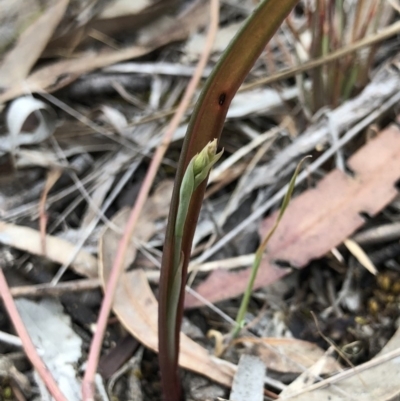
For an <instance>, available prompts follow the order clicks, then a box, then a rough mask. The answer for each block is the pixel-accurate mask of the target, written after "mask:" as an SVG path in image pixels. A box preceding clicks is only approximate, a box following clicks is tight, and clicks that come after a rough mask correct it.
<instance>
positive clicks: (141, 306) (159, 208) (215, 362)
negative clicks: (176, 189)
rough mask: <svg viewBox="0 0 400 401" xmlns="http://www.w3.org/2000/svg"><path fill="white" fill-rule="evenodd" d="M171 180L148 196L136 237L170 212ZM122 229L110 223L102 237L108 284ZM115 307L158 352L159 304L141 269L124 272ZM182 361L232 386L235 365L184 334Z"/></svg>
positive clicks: (131, 255) (122, 217)
mask: <svg viewBox="0 0 400 401" xmlns="http://www.w3.org/2000/svg"><path fill="white" fill-rule="evenodd" d="M171 193H172V183H171V182H169V183H162V185H161V188H160V187H159V188H158V189H157V190H156V191H155V193H154V195H153V196H152V197H151V198H150V199H149V200H148V202H147V204H146V206H145V209H144V210H143V213H142V216H141V218H140V220H139V223H138V226H137V227H138V228H137V230H136V233H135V234H134V236H135V238H136V239H140V240H141V241H148V240H149V239H150V238H151V236H152V235H154V233H155V232H156V227H155V223H154V222H155V220H156V219H159V218H160V217H163V216H164V217H165V216H166V214H167V213H168V207H167V206H168V204H169V202H170V199H171ZM128 214H129V211H128V210H123V211H121V212H119V213H118V214H117V215H116V216H115V217H114V218H113V219H112V221H113V223H114V224H115V225H117V226H119V227H122V228H123V227H124V224H125V223H126V220H127V216H128ZM120 238H121V233H117V232H115V231H113V230H112V229H110V228H109V227H107V228H106V229H105V231H104V233H103V235H102V237H101V239H100V246H99V257H100V271H99V275H100V278H101V281H102V285H103V288H105V284H106V281H107V279H108V277H109V274H110V271H111V268H112V264H113V261H114V257H115V252H116V249H117V247H118V243H119V240H120ZM135 256H136V246H135V244H134V240H133V239H132V242H131V244H130V246H129V247H128V249H127V254H126V255H125V261H124V268H127V267H128V266H129V265H130V264H131V263H132V262H133V260H134V259H135ZM113 310H114V312H115V314H116V315H117V316H118V318H119V320H120V321H121V323H122V324H123V325H124V326H125V328H126V329H127V330H128V331H129V332H130V333H131V334H132V335H133V336H134V337H136V338H137V339H138V340H139V341H140V342H141V343H143V344H144V345H145V346H146V347H148V348H150V349H152V350H153V351H155V352H157V350H158V334H157V333H158V319H157V315H158V304H157V300H156V299H155V297H154V295H153V293H152V291H151V289H150V286H149V284H148V281H147V278H146V275H145V273H144V271H143V270H142V269H136V270H133V271H131V272H128V273H124V274H122V275H121V277H120V280H119V283H118V286H117V290H116V292H115V298H114V303H113ZM179 363H180V365H181V366H182V367H184V368H186V369H189V370H192V371H194V372H197V373H199V374H202V375H204V376H207V377H209V378H211V379H212V380H215V381H216V382H218V383H221V384H224V385H226V386H229V385H230V384H231V382H232V377H233V375H234V373H235V365H233V364H231V363H229V362H226V361H223V360H221V359H218V358H216V357H214V356H212V355H210V354H209V353H208V351H207V350H206V349H205V348H203V347H201V346H200V345H198V344H197V343H196V342H194V341H192V340H190V339H189V338H188V337H187V336H185V335H184V334H181V353H180V359H179Z"/></svg>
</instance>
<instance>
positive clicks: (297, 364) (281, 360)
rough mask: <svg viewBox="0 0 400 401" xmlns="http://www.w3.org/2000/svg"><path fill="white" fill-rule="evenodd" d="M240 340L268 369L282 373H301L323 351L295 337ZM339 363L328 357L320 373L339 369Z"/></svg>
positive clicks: (323, 354) (320, 355)
mask: <svg viewBox="0 0 400 401" xmlns="http://www.w3.org/2000/svg"><path fill="white" fill-rule="evenodd" d="M236 342H240V343H243V344H246V345H249V346H250V353H251V354H253V355H257V356H258V357H260V358H261V360H262V361H263V362H264V363H265V366H266V367H267V368H268V369H272V370H274V371H277V372H283V373H303V372H304V370H305V369H308V368H310V367H311V366H312V365H313V364H315V363H316V362H317V361H318V360H320V359H321V358H324V356H325V351H324V350H323V349H321V348H319V347H318V345H316V344H314V343H310V342H308V341H303V340H298V339H296V338H246V337H243V338H240V339H238V340H237V341H236ZM341 369H342V367H341V366H340V364H339V363H338V362H337V361H336V360H335V359H334V358H332V357H328V358H327V360H326V364H325V366H324V369H323V370H322V374H328V373H334V372H337V371H339V370H341Z"/></svg>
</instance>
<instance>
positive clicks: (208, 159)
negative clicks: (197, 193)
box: [192, 139, 223, 189]
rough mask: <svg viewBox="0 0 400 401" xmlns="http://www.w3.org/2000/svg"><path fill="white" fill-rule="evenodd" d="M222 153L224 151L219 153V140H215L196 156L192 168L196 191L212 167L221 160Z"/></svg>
mask: <svg viewBox="0 0 400 401" xmlns="http://www.w3.org/2000/svg"><path fill="white" fill-rule="evenodd" d="M222 153H223V150H222V151H221V152H219V153H217V139H214V140H212V141H211V142H209V143H208V144H207V145H206V146H205V147H204V148H203V150H202V151H201V152H200V153H199V154H197V155H196V156H194V158H193V159H192V161H193V165H192V168H193V177H194V188H195V189H196V188H197V187H198V186H199V185H200V184H201V182H202V181H204V180H205V179H206V177H207V175H208V173H209V172H210V170H211V168H212V166H213V165H214V164H215V163H216V162H217V161H218V160H219V159H220V157H221V156H222Z"/></svg>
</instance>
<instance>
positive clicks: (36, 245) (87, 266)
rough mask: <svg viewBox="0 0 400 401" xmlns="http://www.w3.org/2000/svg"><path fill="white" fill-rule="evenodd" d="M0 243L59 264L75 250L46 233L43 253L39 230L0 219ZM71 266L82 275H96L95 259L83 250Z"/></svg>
mask: <svg viewBox="0 0 400 401" xmlns="http://www.w3.org/2000/svg"><path fill="white" fill-rule="evenodd" d="M0 243H2V244H3V245H8V246H12V247H14V248H17V249H20V250H21V251H26V252H29V253H32V254H34V255H38V256H44V257H46V258H48V259H50V260H52V261H53V262H57V263H59V264H61V265H63V264H65V263H68V262H69V259H70V257H71V255H72V254H73V253H74V252H75V245H74V244H71V243H70V242H68V241H65V240H63V239H61V238H57V237H54V236H52V235H46V249H47V253H46V255H43V253H42V243H41V236H40V232H39V231H37V230H34V229H32V228H28V227H23V226H17V225H15V224H9V223H4V222H2V221H0ZM71 268H72V269H73V270H74V271H75V272H77V273H79V274H81V275H82V276H87V277H91V278H95V277H97V259H96V258H95V257H94V256H93V255H91V254H90V253H87V252H85V251H83V250H81V251H80V252H79V253H78V255H77V257H76V258H75V260H74V261H73V262H72V263H71Z"/></svg>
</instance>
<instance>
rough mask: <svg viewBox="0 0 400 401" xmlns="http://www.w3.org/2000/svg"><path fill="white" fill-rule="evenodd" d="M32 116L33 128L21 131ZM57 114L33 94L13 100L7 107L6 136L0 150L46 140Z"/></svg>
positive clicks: (53, 126) (52, 130) (51, 132)
mask: <svg viewBox="0 0 400 401" xmlns="http://www.w3.org/2000/svg"><path fill="white" fill-rule="evenodd" d="M31 116H34V117H35V118H36V119H37V122H32V124H33V125H34V128H33V129H32V130H30V131H27V132H25V131H23V128H24V126H25V125H26V124H27V123H30V117H31ZM56 121H57V116H56V114H55V112H54V110H53V109H52V108H51V107H49V106H48V105H47V104H46V103H44V102H42V101H40V100H38V99H35V98H34V97H33V96H23V97H20V98H18V99H16V100H14V101H13V102H12V103H11V105H10V108H9V109H8V112H7V116H6V123H7V128H8V132H9V134H8V136H7V137H6V138H4V139H2V143H1V147H0V149H1V150H14V149H16V148H18V147H19V146H20V145H33V144H37V143H40V142H43V141H44V140H46V139H47V138H48V137H49V136H50V135H52V134H53V132H54V130H55V129H56Z"/></svg>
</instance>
